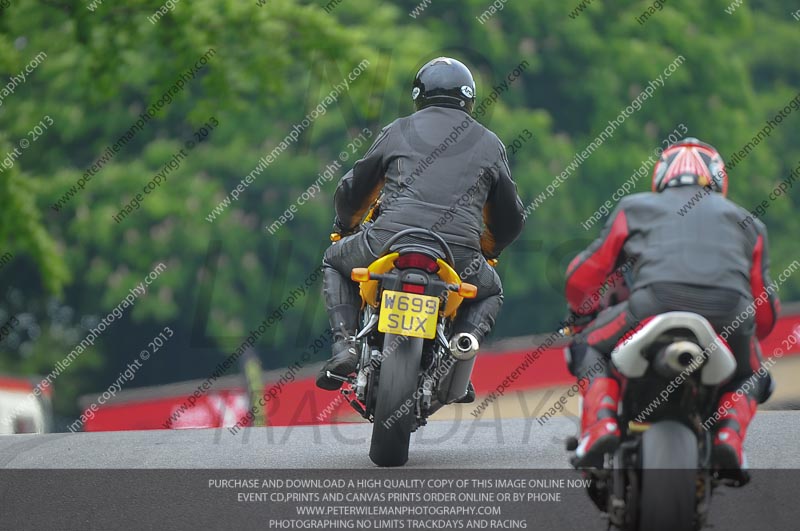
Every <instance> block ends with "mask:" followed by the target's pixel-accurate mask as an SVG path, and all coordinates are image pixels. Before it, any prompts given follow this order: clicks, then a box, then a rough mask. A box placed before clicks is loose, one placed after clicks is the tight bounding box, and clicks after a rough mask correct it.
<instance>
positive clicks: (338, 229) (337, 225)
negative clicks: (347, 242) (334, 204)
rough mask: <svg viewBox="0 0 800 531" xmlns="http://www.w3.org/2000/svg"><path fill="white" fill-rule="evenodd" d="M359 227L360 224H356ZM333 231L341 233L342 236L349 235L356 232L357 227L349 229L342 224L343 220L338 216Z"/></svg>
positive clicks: (334, 221)
mask: <svg viewBox="0 0 800 531" xmlns="http://www.w3.org/2000/svg"><path fill="white" fill-rule="evenodd" d="M356 228H358V226H356ZM333 232H335V233H337V234H341V235H342V236H349V235H350V234H352V233H354V232H355V229H348V228H346V227H345V226H344V224H342V222H341V221H340V220H339V218H338V217H337V218H336V219H334V220H333Z"/></svg>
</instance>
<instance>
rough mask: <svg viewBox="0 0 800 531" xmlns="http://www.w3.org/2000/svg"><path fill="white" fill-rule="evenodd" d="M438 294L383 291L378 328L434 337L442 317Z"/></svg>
mask: <svg viewBox="0 0 800 531" xmlns="http://www.w3.org/2000/svg"><path fill="white" fill-rule="evenodd" d="M440 302H441V301H440V300H439V297H433V296H431V295H420V294H416V293H406V292H403V291H393V290H388V289H385V290H383V293H381V310H380V317H379V319H378V331H379V332H383V333H384V334H396V335H401V336H409V337H420V338H423V339H433V338H434V337H436V324H437V323H438V319H439V304H440Z"/></svg>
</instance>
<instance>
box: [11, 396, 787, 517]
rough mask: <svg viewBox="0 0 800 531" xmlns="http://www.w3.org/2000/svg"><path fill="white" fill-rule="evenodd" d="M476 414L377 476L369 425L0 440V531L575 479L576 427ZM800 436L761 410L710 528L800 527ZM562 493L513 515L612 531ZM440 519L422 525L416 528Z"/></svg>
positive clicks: (425, 433)
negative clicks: (256, 491) (307, 483)
mask: <svg viewBox="0 0 800 531" xmlns="http://www.w3.org/2000/svg"><path fill="white" fill-rule="evenodd" d="M464 411H465V412H466V411H468V410H466V409H465V410H464ZM466 416H467V417H469V420H461V421H458V420H456V421H437V422H431V424H430V425H429V426H426V427H425V428H423V429H422V430H421V431H420V432H418V433H417V434H416V435H415V436H414V437H413V438H412V446H411V454H410V455H411V457H410V460H409V463H408V466H407V467H405V468H403V469H400V470H398V469H394V470H386V469H376V467H374V465H372V463H371V462H370V461H369V458H368V450H369V435H370V428H371V426H370V425H369V424H366V423H361V424H347V425H329V426H302V427H289V428H251V429H247V430H244V431H242V432H240V433H238V434H236V435H232V434H231V433H229V432H228V430H226V429H223V430H181V431H170V430H159V431H125V432H107V433H75V434H72V433H70V434H45V435H10V436H0V529H18V530H27V529H64V530H72V529H75V530H86V529H103V530H110V529H120V530H127V529H173V530H183V529H187V530H189V529H192V530H194V529H236V530H237V531H242V530H245V529H254V530H256V529H257V530H263V529H285V528H286V527H280V526H277V525H276V526H273V525H271V523H274V522H275V521H276V520H273V519H276V518H277V519H281V518H297V516H296V514H295V513H293V512H291V511H293V510H294V509H292V508H291V507H290V505H285V507H286V508H282V507H284V505H281V504H275V503H242V502H240V501H239V500H238V498H237V493H236V491H235V489H234V490H231V489H219V488H211V487H209V486H208V485H209V483H211V480H216V479H225V478H230V477H244V478H247V477H253V476H255V477H263V478H274V477H276V476H281V475H282V476H286V474H289V475H292V474H293V475H295V477H298V478H302V477H312V476H314V474H316V475H317V476H316V477H328V478H337V477H340V478H341V477H353V476H356V477H357V476H358V475H359V474H361V475H362V476H363V477H386V478H392V477H394V478H396V477H398V474H406V475H407V474H414V473H417V474H427V475H428V476H430V477H437V478H438V477H459V476H460V475H464V477H468V476H472V477H474V476H475V475H476V474H480V473H485V474H488V477H500V476H504V475H508V474H512V475H513V474H516V475H520V474H522V475H523V476H529V477H530V476H531V473H529V472H528V473H526V472H527V471H526V470H525V469H535V470H536V471H535V472H534V473H533V475H534V476H536V477H538V476H542V477H546V476H548V475H549V476H552V475H553V474H557V475H561V474H562V472H561V471H560V470H554V469H564V471H563V477H575V478H577V477H579V476H578V474H577V472H575V471H568V470H566V469H567V468H569V467H568V464H567V459H566V453H565V451H564V449H563V439H564V438H565V437H566V436H568V435H570V434H572V433H574V431H575V425H576V424H575V423H576V420H575V419H574V418H571V417H555V418H553V419H551V420H550V421H549V422H546V423H544V425H540V424H539V422H538V421H537V419H536V418H531V419H527V418H506V419H498V420H497V421H495V420H492V419H487V420H480V421H474V420H473V419H472V418H471V417H470V416H469V415H468V414H467V415H466ZM461 418H462V419H463V418H464V416H462V417H461ZM798 435H800V412H797V411H765V412H760V413H759V415H758V416H757V417H756V419H755V421H754V422H753V424H752V426H751V430H750V434H749V437H748V443H747V448H748V451H749V459H750V464H751V468H753V469H758V470H754V471H753V474H754V476H753V482H752V483H751V484H750V485H748V486H746V487H745V488H743V489H729V488H723V489H721V490H720V491H718V492H717V493H715V495H714V499H713V500H712V504H711V512H710V515H709V524H711V525H712V526H713V528H714V529H725V530H726V531H729V530H735V531H738V530H747V531H754V530H759V531H760V530H762V529H771V530H781V531H783V530H789V529H798V522H800V506H798V505H797V503H796V499H795V498H796V495H795V493H796V484H797V480H798V476H800V470H798V469H800V453H799V452H798V451H797V448H798V444H797V441H798ZM415 468H416V469H426V470H418V471H417V472H415V471H414V470H413V469H415ZM57 469H61V470H57ZM81 469H84V470H81ZM109 469H111V470H109ZM130 469H139V470H130ZM192 469H193V470H192ZM432 469H438V470H432ZM469 469H471V470H469ZM476 469H482V470H476ZM493 469H494V470H493ZM499 469H503V470H499ZM776 469H786V470H776ZM791 469H794V470H791ZM376 474H377V476H376ZM369 475H371V476H369ZM400 477H402V476H400ZM564 496H565V497H564V499H563V500H562V501H560V502H558V503H544V504H542V503H539V504H536V503H534V504H525V505H522V506H520V505H519V504H517V505H516V506H515V507H516V509H513V508H512V509H509V510H510V511H512V512H503V517H504V518H510V515H511V514H517V515H521V516H522V517H524V520H525V522H530V525H528V527H527V528H528V529H542V530H548V531H560V530H562V529H563V530H574V529H580V530H582V531H595V530H596V531H600V530H603V529H607V522H606V521H605V520H604V519H603V518H602V515H601V513H600V512H599V511H598V510H597V509H596V508H595V507H594V505H593V504H592V503H591V501H590V500H589V498H588V496H587V495H586V493H585V492H584V491H583V490H582V489H572V490H568V491H567V492H565V495H564ZM514 510H516V511H517V512H516V513H513V511H514ZM287 511H288V512H287ZM504 511H506V509H504ZM293 514H294V515H295V516H292V515H293ZM440 520H441V518H438V519H435V520H432V519H428V520H426V519H424V518H422V519H420V522H421V523H420V525H423V524H426V523H427V524H433V523H436V522H438V521H440ZM382 528H383V529H390V528H397V527H382ZM416 528H425V527H416ZM429 528H433V527H429ZM478 528H480V529H496V528H502V526H501V527H497V526H496V525H490V526H488V527H487V526H480V527H478ZM402 529H409V527H404V528H402ZM462 529H473V527H463V528H462Z"/></svg>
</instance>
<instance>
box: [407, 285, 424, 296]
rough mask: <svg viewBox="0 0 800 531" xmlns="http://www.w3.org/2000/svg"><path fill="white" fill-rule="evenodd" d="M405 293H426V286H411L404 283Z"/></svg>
mask: <svg viewBox="0 0 800 531" xmlns="http://www.w3.org/2000/svg"><path fill="white" fill-rule="evenodd" d="M403 291H405V292H406V293H420V294H422V293H425V286H420V285H419V284H409V283H408V282H404V283H403Z"/></svg>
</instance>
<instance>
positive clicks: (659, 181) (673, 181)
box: [653, 138, 728, 196]
mask: <svg viewBox="0 0 800 531" xmlns="http://www.w3.org/2000/svg"><path fill="white" fill-rule="evenodd" d="M690 184H696V185H700V186H709V187H711V189H712V190H714V191H716V192H720V193H721V194H722V195H723V196H724V195H727V194H728V173H727V172H726V171H725V162H724V161H723V160H722V156H721V155H720V154H719V152H718V151H717V150H716V149H715V148H714V146H711V145H709V144H706V143H705V142H701V141H700V140H697V139H696V138H684V139H683V140H681V141H680V142H677V143H675V144H672V145H671V146H669V147H668V148H667V149H665V150H664V152H663V153H661V158H660V159H659V160H658V162H656V165H655V168H653V191H654V192H663V191H664V190H665V189H667V188H671V187H673V186H685V185H690Z"/></svg>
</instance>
